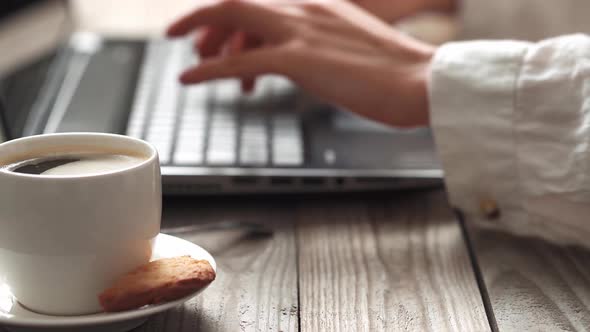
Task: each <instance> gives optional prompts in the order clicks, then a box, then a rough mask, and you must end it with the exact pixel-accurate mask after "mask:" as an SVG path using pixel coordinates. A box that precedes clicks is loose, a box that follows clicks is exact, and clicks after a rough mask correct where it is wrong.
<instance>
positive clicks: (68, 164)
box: [0, 153, 145, 175]
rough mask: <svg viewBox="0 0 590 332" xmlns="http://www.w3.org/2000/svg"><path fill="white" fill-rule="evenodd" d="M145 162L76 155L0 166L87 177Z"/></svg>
mask: <svg viewBox="0 0 590 332" xmlns="http://www.w3.org/2000/svg"><path fill="white" fill-rule="evenodd" d="M144 160H145V158H138V157H134V156H128V155H122V154H93V153H89V154H79V155H75V154H74V155H62V156H51V157H41V158H33V159H28V160H23V161H18V162H15V163H12V164H9V165H5V166H0V170H4V171H8V172H14V173H21V174H34V175H41V174H42V175H87V174H100V173H104V172H111V171H116V170H119V169H124V168H128V167H132V166H135V165H138V164H140V163H141V162H143V161H144Z"/></svg>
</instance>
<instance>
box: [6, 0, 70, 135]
mask: <svg viewBox="0 0 590 332" xmlns="http://www.w3.org/2000/svg"><path fill="white" fill-rule="evenodd" d="M70 23H71V20H70V18H69V14H68V8H67V5H66V1H63V0H3V1H0V49H1V50H2V56H1V57H0V141H3V140H6V139H11V138H16V137H20V136H22V135H23V132H24V129H25V126H26V122H27V118H28V115H29V112H30V110H31V108H32V107H33V105H34V102H35V100H36V96H37V94H38V93H39V90H40V88H41V86H42V85H43V82H44V80H45V78H46V76H47V73H48V70H49V69H50V67H51V63H52V60H53V58H54V55H55V53H56V50H57V49H58V47H59V46H60V45H61V44H62V42H63V40H64V37H65V36H67V35H68V33H69V30H70V25H71V24H70Z"/></svg>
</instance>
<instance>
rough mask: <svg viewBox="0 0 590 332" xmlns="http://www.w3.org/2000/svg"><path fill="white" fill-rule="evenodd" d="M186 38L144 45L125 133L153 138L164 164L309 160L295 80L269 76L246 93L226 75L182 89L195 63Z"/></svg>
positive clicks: (281, 164) (288, 164) (267, 163)
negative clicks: (181, 81)
mask: <svg viewBox="0 0 590 332" xmlns="http://www.w3.org/2000/svg"><path fill="white" fill-rule="evenodd" d="M194 59H195V56H194V55H193V54H192V51H191V46H190V43H188V42H186V41H166V40H161V41H153V42H150V43H149V45H148V46H147V49H146V55H145V58H144V64H143V67H142V72H141V74H140V78H139V81H138V85H137V90H136V94H135V101H134V105H133V108H132V111H131V114H130V118H129V122H128V127H127V134H128V135H129V136H133V137H136V138H141V139H145V140H147V141H148V142H150V143H152V144H153V145H154V146H155V147H156V149H157V150H158V153H159V155H160V162H161V164H163V165H173V166H210V167H230V166H250V167H264V166H278V167H298V166H301V165H302V164H303V162H304V158H303V155H304V154H303V137H302V130H301V120H300V118H299V116H298V114H297V113H298V111H299V110H298V108H300V107H301V106H302V105H301V103H300V102H299V100H300V99H299V98H297V96H296V93H295V90H294V87H293V85H292V84H291V83H290V82H289V81H288V80H286V79H284V78H282V77H279V76H274V75H268V76H264V77H261V78H260V79H259V80H258V81H257V85H256V90H255V91H254V92H253V93H251V94H246V95H244V94H242V92H241V88H240V82H239V81H238V80H235V79H223V80H217V81H212V82H208V83H202V84H197V85H192V86H189V87H183V86H181V85H180V84H179V83H178V75H179V74H180V72H181V71H182V70H183V69H184V68H187V67H188V66H190V65H191V63H194V62H195V60H194Z"/></svg>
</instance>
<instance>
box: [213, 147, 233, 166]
mask: <svg viewBox="0 0 590 332" xmlns="http://www.w3.org/2000/svg"><path fill="white" fill-rule="evenodd" d="M207 163H208V164H209V165H213V166H230V165H233V164H235V163H236V154H235V148H234V149H232V151H230V150H227V151H224V150H209V151H207Z"/></svg>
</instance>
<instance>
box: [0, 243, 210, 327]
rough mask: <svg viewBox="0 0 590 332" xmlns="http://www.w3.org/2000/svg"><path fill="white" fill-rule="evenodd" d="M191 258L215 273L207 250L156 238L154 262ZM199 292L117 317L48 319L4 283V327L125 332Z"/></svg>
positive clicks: (0, 322)
mask: <svg viewBox="0 0 590 332" xmlns="http://www.w3.org/2000/svg"><path fill="white" fill-rule="evenodd" d="M183 255H190V256H191V257H193V258H195V259H206V260H208V261H209V263H210V264H211V266H212V267H213V269H214V270H217V267H216V265H215V260H214V259H213V257H212V256H211V254H209V253H208V252H207V251H206V250H205V249H203V248H201V247H199V246H198V245H196V244H194V243H191V242H188V241H185V240H183V239H179V238H177V237H174V236H170V235H166V234H159V235H158V236H157V237H156V241H155V245H154V253H153V255H152V258H151V260H156V259H160V258H168V257H177V256H183ZM205 288H206V287H205ZM201 291H202V290H199V291H197V292H195V293H193V294H190V295H188V296H186V297H184V298H182V299H180V300H176V301H172V302H167V303H164V304H159V305H150V306H145V307H142V308H139V309H136V310H129V311H124V312H116V313H97V314H91V315H83V316H48V315H43V314H38V313H35V312H32V311H30V310H28V309H26V308H24V307H23V306H21V305H20V304H19V303H18V302H17V301H16V299H15V298H14V297H13V296H12V294H11V293H10V290H9V289H8V287H7V285H5V284H2V282H1V281H0V326H1V327H4V328H6V329H7V330H9V331H14V332H17V331H18V332H33V331H35V332H40V331H64V332H65V331H80V330H81V329H83V331H89V332H102V331H105V332H106V331H109V332H122V331H129V330H131V329H133V328H135V327H137V326H139V325H141V324H143V323H144V322H145V321H146V320H147V319H148V317H149V316H151V315H154V314H157V313H159V312H162V311H165V310H168V309H170V308H173V307H175V306H177V305H180V304H182V303H184V302H186V301H188V300H190V299H191V298H193V297H194V296H196V295H197V294H199V293H200V292H201Z"/></svg>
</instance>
